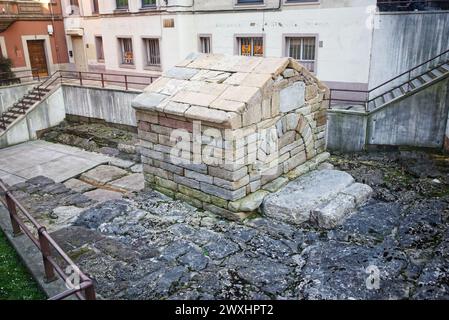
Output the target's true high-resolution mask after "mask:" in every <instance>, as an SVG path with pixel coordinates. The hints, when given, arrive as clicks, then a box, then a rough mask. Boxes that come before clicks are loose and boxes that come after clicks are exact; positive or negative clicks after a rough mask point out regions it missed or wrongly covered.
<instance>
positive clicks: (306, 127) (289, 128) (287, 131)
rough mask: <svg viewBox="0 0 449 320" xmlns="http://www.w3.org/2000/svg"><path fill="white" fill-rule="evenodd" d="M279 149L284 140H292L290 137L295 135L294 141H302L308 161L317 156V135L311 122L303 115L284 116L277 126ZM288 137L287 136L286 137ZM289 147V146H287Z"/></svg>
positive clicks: (289, 114)
mask: <svg viewBox="0 0 449 320" xmlns="http://www.w3.org/2000/svg"><path fill="white" fill-rule="evenodd" d="M276 128H277V133H278V141H279V143H280V145H279V147H280V148H279V149H281V148H282V147H284V146H283V139H290V138H291V137H290V136H289V135H292V134H293V133H295V137H294V141H298V140H302V142H303V144H304V150H305V153H306V159H307V160H309V159H311V158H313V157H315V155H316V150H315V135H314V131H313V126H312V124H311V123H310V121H309V120H308V119H307V117H306V116H304V115H303V114H301V113H294V112H292V113H288V114H285V115H284V116H282V117H281V118H280V119H279V120H278V122H277V124H276ZM286 135H287V136H286ZM287 145H288V144H287Z"/></svg>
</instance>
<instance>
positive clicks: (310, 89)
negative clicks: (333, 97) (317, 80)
mask: <svg viewBox="0 0 449 320" xmlns="http://www.w3.org/2000/svg"><path fill="white" fill-rule="evenodd" d="M317 94H318V87H317V86H316V85H315V84H310V85H308V86H306V101H308V100H311V99H312V98H315V97H316V96H317Z"/></svg>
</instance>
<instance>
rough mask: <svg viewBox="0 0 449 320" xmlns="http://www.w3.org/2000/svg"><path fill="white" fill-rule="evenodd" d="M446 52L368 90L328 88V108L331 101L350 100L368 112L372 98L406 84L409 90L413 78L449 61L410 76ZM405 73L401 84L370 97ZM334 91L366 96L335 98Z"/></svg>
mask: <svg viewBox="0 0 449 320" xmlns="http://www.w3.org/2000/svg"><path fill="white" fill-rule="evenodd" d="M448 53H449V49H448V50H445V51H443V52H441V53H440V54H438V55H436V56H434V57H432V58H430V59H428V60H426V61H424V62H422V63H420V64H418V65H416V66H414V67H413V68H411V69H409V70H407V71H405V72H402V73H401V74H399V75H397V76H395V77H393V78H391V79H389V80H387V81H385V82H383V83H381V84H379V85H377V86H376V87H374V88H372V89H369V90H351V89H330V97H329V99H328V100H330V102H331V103H329V108H332V101H342V102H350V103H360V104H363V105H364V106H365V111H366V112H368V106H369V104H370V103H371V102H373V101H374V100H376V99H378V98H380V97H382V96H384V95H385V94H388V93H390V92H393V91H395V90H397V89H399V88H401V87H402V86H404V85H407V86H408V87H407V91H406V92H409V91H411V90H410V84H411V83H412V81H414V80H416V79H418V78H420V77H422V76H423V75H424V74H427V73H429V72H431V71H433V70H435V69H438V68H440V67H441V66H442V65H444V64H446V63H447V62H448V61H449V59H447V60H445V61H444V62H440V63H437V64H436V65H435V66H434V67H432V68H429V69H427V70H425V71H423V72H421V73H420V74H419V75H417V76H415V77H413V78H412V76H411V74H412V72H413V71H415V70H418V69H419V68H421V67H423V66H424V65H426V64H428V63H431V62H433V61H435V60H437V59H438V58H440V57H442V56H443V55H445V54H448ZM405 75H408V79H407V81H404V82H401V84H399V85H396V86H394V87H393V88H389V89H388V90H386V91H385V92H383V93H380V94H377V95H376V96H375V97H374V98H370V94H371V93H372V92H374V91H376V90H378V89H380V88H382V87H384V86H386V85H387V84H390V83H392V82H394V81H396V80H398V79H400V78H401V77H403V76H405ZM334 92H348V93H349V92H351V93H364V94H365V95H366V98H365V99H363V100H354V99H336V98H332V94H333V93H334Z"/></svg>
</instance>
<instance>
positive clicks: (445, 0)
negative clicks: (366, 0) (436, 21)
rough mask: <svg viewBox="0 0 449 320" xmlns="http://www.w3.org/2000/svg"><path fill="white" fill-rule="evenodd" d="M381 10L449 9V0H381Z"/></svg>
mask: <svg viewBox="0 0 449 320" xmlns="http://www.w3.org/2000/svg"><path fill="white" fill-rule="evenodd" d="M377 6H378V7H379V11H380V12H395V11H435V10H449V0H379V1H377Z"/></svg>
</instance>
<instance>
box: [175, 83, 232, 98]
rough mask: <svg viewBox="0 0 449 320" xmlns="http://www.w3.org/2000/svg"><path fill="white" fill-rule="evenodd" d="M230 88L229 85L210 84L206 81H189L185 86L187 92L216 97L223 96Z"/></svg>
mask: <svg viewBox="0 0 449 320" xmlns="http://www.w3.org/2000/svg"><path fill="white" fill-rule="evenodd" d="M227 88H228V85H227V84H222V83H209V82H204V81H188V83H187V85H186V86H185V88H184V89H185V90H186V91H192V92H199V93H205V94H210V95H214V96H219V95H221V94H222V93H223V92H224V91H225V90H226V89H227Z"/></svg>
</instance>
